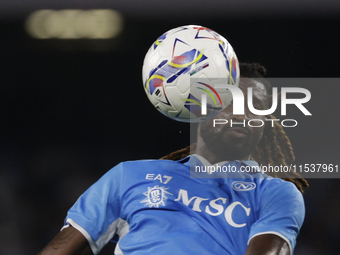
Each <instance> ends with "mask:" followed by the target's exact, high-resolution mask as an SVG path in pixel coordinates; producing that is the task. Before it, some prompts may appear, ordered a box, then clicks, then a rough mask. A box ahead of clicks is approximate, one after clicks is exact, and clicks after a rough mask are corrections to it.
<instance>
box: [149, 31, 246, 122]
mask: <svg viewBox="0 0 340 255" xmlns="http://www.w3.org/2000/svg"><path fill="white" fill-rule="evenodd" d="M239 77H240V71H239V64H238V60H237V56H236V54H235V52H234V50H233V48H232V46H231V45H230V44H229V42H228V41H227V40H226V39H225V38H224V37H222V36H221V35H220V34H218V33H216V32H215V31H213V30H211V29H209V28H205V27H202V26H197V25H188V26H182V27H178V28H174V29H171V30H170V31H168V32H166V33H164V34H163V35H161V36H160V37H159V38H158V39H157V40H156V41H155V42H154V43H153V44H152V45H151V47H150V49H149V51H148V52H147V54H146V56H145V59H144V64H143V85H144V89H145V92H146V94H147V96H148V98H149V100H150V101H151V103H152V104H153V105H154V106H155V107H156V109H157V110H159V111H160V112H161V113H163V114H164V115H165V116H167V117H169V118H171V119H174V120H177V121H181V122H191V123H195V122H200V121H204V120H207V119H209V118H212V117H214V116H216V115H217V114H218V113H219V112H220V111H222V110H223V109H224V108H225V107H227V106H228V105H229V104H230V103H231V101H232V94H231V92H230V91H229V90H228V89H226V88H223V89H222V88H217V87H218V86H216V85H219V84H228V85H235V86H238V83H239ZM202 99H203V100H202Z"/></svg>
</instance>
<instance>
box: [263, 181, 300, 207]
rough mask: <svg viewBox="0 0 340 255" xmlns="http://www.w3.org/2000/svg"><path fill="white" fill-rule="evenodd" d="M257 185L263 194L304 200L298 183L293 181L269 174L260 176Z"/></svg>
mask: <svg viewBox="0 0 340 255" xmlns="http://www.w3.org/2000/svg"><path fill="white" fill-rule="evenodd" d="M257 186H258V188H259V189H260V193H261V194H262V196H268V197H281V198H283V197H285V198H286V199H293V200H297V201H300V202H302V201H303V196H302V193H301V191H299V190H298V188H297V187H296V185H295V184H294V183H293V182H291V181H286V180H283V179H281V178H275V177H271V176H267V177H266V178H258V179H257Z"/></svg>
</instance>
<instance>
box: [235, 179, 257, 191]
mask: <svg viewBox="0 0 340 255" xmlns="http://www.w3.org/2000/svg"><path fill="white" fill-rule="evenodd" d="M231 186H232V187H233V189H234V190H236V191H248V190H252V189H255V188H256V184H255V183H253V182H242V181H236V182H233V183H232V184H231Z"/></svg>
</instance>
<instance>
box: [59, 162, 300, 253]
mask: <svg viewBox="0 0 340 255" xmlns="http://www.w3.org/2000/svg"><path fill="white" fill-rule="evenodd" d="M200 159H201V158H200ZM201 161H202V159H201ZM201 161H200V160H198V158H197V157H195V156H191V157H187V158H185V159H183V160H181V161H170V160H141V161H130V162H123V163H120V164H119V165H117V166H116V167H114V168H112V169H111V170H110V171H108V172H107V173H106V174H105V175H104V176H103V177H102V178H101V179H100V180H99V181H97V182H96V183H95V184H94V185H92V186H91V187H90V188H89V189H88V190H87V191H86V192H85V193H84V194H83V195H82V196H81V197H80V198H79V199H78V200H77V202H76V203H75V204H74V206H73V207H72V208H71V209H70V210H69V212H68V214H67V217H66V220H65V225H72V226H73V227H75V228H77V229H78V230H79V231H80V232H82V233H83V235H84V236H85V237H86V238H87V240H88V241H89V243H90V246H91V249H92V251H93V253H94V254H97V253H98V252H99V251H100V250H101V249H102V248H103V246H104V245H105V244H106V243H108V242H109V241H118V244H117V246H116V250H115V254H116V255H120V254H124V255H135V254H136V255H143V254H148V255H150V254H177V255H181V254H183V255H184V254H185V255H188V254H230V255H237V254H242V255H243V254H244V253H245V251H246V249H247V244H248V242H249V240H250V239H251V238H253V237H254V236H256V235H261V234H266V233H268V234H275V235H278V236H280V237H281V238H283V239H284V240H286V241H287V243H288V244H289V246H290V248H291V251H292V250H293V249H294V247H295V244H296V237H297V235H298V232H299V229H300V228H301V225H302V223H303V219H304V214H305V209H304V202H303V198H302V195H301V193H300V192H299V191H298V190H297V188H296V187H295V185H294V184H293V183H290V182H286V181H283V180H281V179H277V178H271V177H268V176H266V175H263V174H261V173H256V174H244V173H235V174H233V175H232V176H230V177H232V178H190V165H193V164H194V165H202V163H201ZM254 164H256V163H255V162H254V161H245V162H240V161H233V162H228V163H225V165H231V166H236V167H237V168H240V167H241V166H245V165H254ZM191 169H192V168H191Z"/></svg>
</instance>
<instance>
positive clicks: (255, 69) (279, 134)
mask: <svg viewBox="0 0 340 255" xmlns="http://www.w3.org/2000/svg"><path fill="white" fill-rule="evenodd" d="M240 71H241V76H242V77H249V78H262V77H264V76H265V74H266V69H265V68H264V67H263V66H261V65H259V64H258V63H240ZM264 85H265V86H266V89H267V91H268V92H269V88H270V84H269V83H264ZM268 95H269V93H268ZM266 118H267V119H272V120H274V119H276V117H275V116H274V115H268V116H266ZM272 123H273V124H272ZM271 125H273V127H272V126H271ZM195 148H196V144H192V145H190V146H187V147H186V148H183V149H180V150H177V151H174V152H172V153H170V154H168V155H166V156H164V157H162V158H161V159H168V160H180V159H182V158H185V157H186V156H188V155H190V151H195ZM251 158H252V159H253V160H255V161H256V162H258V163H259V164H262V165H271V166H275V165H282V166H289V165H290V164H292V163H293V162H294V161H295V155H294V152H293V147H292V144H291V142H290V140H289V138H288V136H287V134H286V132H285V131H284V130H283V127H282V126H281V124H280V123H279V122H278V121H272V122H266V124H265V127H264V131H263V135H262V138H261V141H260V142H259V144H258V145H257V147H256V148H255V150H254V152H253V153H252V155H251ZM282 174H283V173H280V177H282ZM284 174H285V176H284V177H283V178H282V179H283V180H285V181H289V182H292V183H293V184H294V185H295V186H296V187H297V189H298V190H300V191H301V193H303V188H304V187H308V186H309V185H308V182H307V181H306V180H305V179H304V178H302V177H301V176H300V175H299V174H298V173H294V172H292V173H284ZM270 175H271V176H272V177H278V174H277V173H270Z"/></svg>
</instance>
